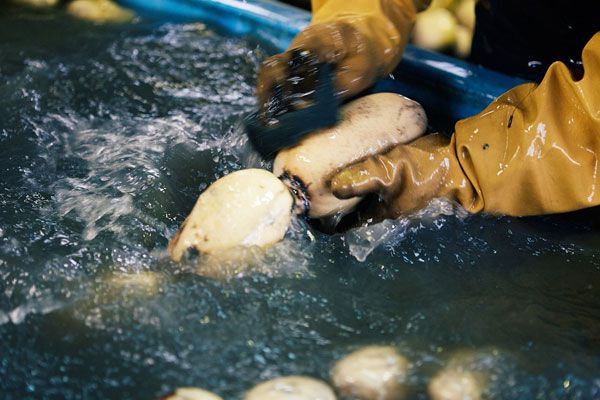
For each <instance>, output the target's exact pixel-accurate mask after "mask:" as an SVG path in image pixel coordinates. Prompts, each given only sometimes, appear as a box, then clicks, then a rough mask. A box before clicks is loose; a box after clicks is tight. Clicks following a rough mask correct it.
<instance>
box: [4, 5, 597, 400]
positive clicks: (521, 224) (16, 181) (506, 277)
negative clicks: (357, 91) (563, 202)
mask: <svg viewBox="0 0 600 400" xmlns="http://www.w3.org/2000/svg"><path fill="white" fill-rule="evenodd" d="M264 57H265V55H264V52H263V50H262V49H261V48H260V47H257V46H256V44H255V43H253V42H251V41H247V40H244V39H241V38H227V37H223V36H220V35H218V34H216V33H214V32H213V31H211V30H209V29H206V28H205V27H203V26H201V25H199V24H166V23H157V22H152V21H142V22H138V23H136V24H133V25H127V26H117V27H114V26H113V27H109V26H95V25H90V24H86V23H81V22H77V21H73V20H71V19H68V18H66V17H65V16H63V15H61V14H58V13H41V14H40V13H27V12H19V13H15V12H10V13H9V12H6V11H4V12H3V14H0V174H1V177H2V179H1V185H0V205H1V207H0V392H1V393H2V397H3V398H7V399H13V398H14V399H29V398H31V399H54V398H56V399H64V398H69V399H80V398H83V399H86V398H88V399H92V398H120V399H128V398H131V399H142V398H147V399H151V398H156V397H158V396H159V395H161V394H164V393H166V392H168V391H170V390H172V389H174V388H176V387H179V386H201V387H204V388H207V389H210V390H213V391H215V392H216V393H218V394H220V395H222V396H224V397H225V398H227V399H239V398H241V396H242V395H243V392H244V391H245V390H247V389H248V388H249V387H251V386H252V385H253V384H254V383H256V382H257V381H260V380H264V379H269V378H272V377H276V376H280V375H285V374H306V375H311V376H316V377H320V378H323V379H327V376H328V371H329V368H330V367H331V365H332V363H333V362H335V360H337V359H338V358H340V357H341V356H342V355H344V354H346V353H348V352H349V351H351V350H353V349H355V348H357V347H359V346H361V345H366V344H393V345H395V346H397V347H398V349H399V350H400V351H401V352H402V353H403V354H404V355H406V356H407V357H409V358H410V359H411V360H412V361H413V364H414V369H413V371H412V372H411V378H410V379H411V383H412V384H414V387H415V394H414V398H416V399H422V398H426V397H425V394H424V393H425V386H426V384H427V382H428V381H429V379H430V378H431V376H432V375H433V374H435V372H436V371H437V370H439V369H440V368H441V367H443V366H444V365H445V364H446V363H447V362H448V360H449V358H450V357H451V355H452V354H454V353H455V352H458V351H472V352H476V353H477V354H478V356H477V357H476V358H477V360H478V361H477V363H479V364H478V365H479V367H480V368H481V369H482V370H485V371H487V372H488V373H489V374H490V375H491V376H493V378H494V379H493V383H492V384H491V385H490V388H489V390H488V394H489V397H490V398H493V399H596V398H600V373H599V372H600V308H599V304H600V294H599V293H600V292H599V289H600V251H599V244H600V235H599V234H598V224H597V223H594V221H597V220H598V218H597V213H596V212H593V211H589V212H585V213H579V214H575V215H569V216H560V217H547V218H541V219H511V218H498V217H491V216H473V217H464V216H462V215H460V213H459V215H443V214H442V215H439V216H428V217H424V218H416V219H411V220H401V221H394V222H392V221H388V222H386V223H384V224H381V225H378V226H376V227H374V228H369V229H370V230H374V231H373V235H371V236H369V229H361V230H358V231H353V232H351V233H347V234H335V235H325V234H323V233H319V232H318V231H316V230H315V229H314V228H309V227H307V226H306V225H303V226H301V227H300V228H298V230H297V231H298V232H296V234H295V235H293V237H292V238H290V239H288V240H287V241H286V242H285V243H282V244H281V245H279V246H277V247H276V248H274V249H272V250H271V251H270V252H269V253H268V254H267V255H266V256H264V258H263V259H261V262H262V263H263V266H264V267H268V268H267V269H272V270H275V271H277V273H274V274H262V273H246V274H243V276H240V277H238V278H236V279H232V280H230V281H218V280H213V279H208V278H205V277H202V276H199V275H196V274H194V273H193V272H192V269H191V268H190V266H189V265H187V266H186V265H183V266H177V265H174V264H172V263H170V262H169V261H168V259H167V257H166V252H165V248H166V244H167V241H168V238H169V237H171V236H172V235H173V233H174V232H175V230H176V229H177V227H178V225H179V224H180V223H181V222H182V220H183V218H184V217H185V216H186V214H187V213H188V212H189V210H190V209H191V207H192V205H193V203H194V201H195V199H196V198H197V196H198V194H199V193H200V192H201V191H202V190H203V189H204V188H206V187H207V185H208V184H210V183H211V182H213V181H214V180H215V179H216V178H218V177H220V176H223V175H224V174H226V173H228V172H230V171H233V170H237V169H240V168H244V167H249V166H262V167H268V165H266V164H263V163H261V162H260V161H259V160H258V159H257V157H256V156H255V155H254V154H253V153H252V152H250V151H249V150H248V149H247V147H246V146H245V139H244V137H243V135H242V134H241V130H240V128H239V120H240V118H241V117H242V116H243V115H245V114H246V113H247V112H249V111H250V110H251V109H252V108H253V106H254V99H253V96H252V95H253V85H254V75H255V73H256V69H257V67H258V65H259V63H260V61H261V60H262V59H263V58H264ZM382 235H383V236H382ZM370 237H376V238H380V237H383V239H382V240H379V241H376V242H375V243H373V242H372V241H370V239H369V238H370ZM362 259H365V261H364V262H361V261H359V260H362ZM131 276H134V277H136V276H137V277H138V278H139V277H141V278H144V279H145V282H146V284H145V285H139V284H137V285H136V284H132V283H129V284H128V283H127V282H128V279H131V278H130V277H131ZM128 277H129V278H128ZM124 281H125V283H123V282H124Z"/></svg>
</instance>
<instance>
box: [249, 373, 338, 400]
mask: <svg viewBox="0 0 600 400" xmlns="http://www.w3.org/2000/svg"><path fill="white" fill-rule="evenodd" d="M244 400H335V394H334V393H333V390H332V389H331V388H330V387H329V386H327V384H326V383H324V382H322V381H320V380H318V379H314V378H309V377H305V376H287V377H283V378H277V379H272V380H270V381H266V382H263V383H260V384H258V385H256V386H255V387H254V388H252V389H251V390H250V391H249V392H247V393H246V395H245V396H244Z"/></svg>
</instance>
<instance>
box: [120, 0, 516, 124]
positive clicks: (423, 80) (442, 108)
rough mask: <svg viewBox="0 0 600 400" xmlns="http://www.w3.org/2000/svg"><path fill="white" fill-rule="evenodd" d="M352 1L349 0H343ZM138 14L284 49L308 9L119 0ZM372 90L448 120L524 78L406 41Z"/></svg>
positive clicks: (234, 1)
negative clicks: (397, 62)
mask: <svg viewBox="0 0 600 400" xmlns="http://www.w3.org/2000/svg"><path fill="white" fill-rule="evenodd" d="M348 1H352V0H348ZM119 2H120V3H121V4H122V5H123V6H125V7H129V8H131V9H134V10H136V11H137V12H138V13H139V14H140V15H142V16H152V17H159V18H164V19H179V20H201V21H203V22H206V23H209V24H211V25H213V26H216V27H218V28H220V29H222V30H225V31H226V32H228V33H229V34H232V35H239V36H247V35H250V36H252V37H254V38H256V39H258V40H260V41H261V42H263V43H265V44H267V45H269V46H270V47H272V48H273V50H274V51H284V50H285V49H286V48H287V46H288V45H289V43H290V42H291V40H292V39H293V38H294V36H296V34H297V33H298V32H299V31H300V30H302V29H303V28H304V27H305V26H306V25H308V23H309V22H310V13H309V12H307V11H305V10H301V9H299V8H296V7H292V6H289V5H286V4H282V3H278V2H275V1H272V0H119ZM393 75H394V76H395V78H391V77H390V78H386V79H383V80H381V81H380V82H379V83H378V84H377V85H376V86H375V88H374V91H392V92H397V93H402V94H404V95H406V96H408V97H411V98H413V99H415V100H417V101H418V102H420V103H421V104H423V106H424V107H425V108H426V109H428V110H436V112H437V113H438V114H441V115H443V116H444V117H447V118H449V119H451V120H458V119H461V118H465V117H469V116H472V115H475V114H477V113H478V112H480V111H481V110H483V108H485V106H487V105H488V104H489V103H490V101H492V100H493V99H494V98H496V97H497V96H499V95H500V94H502V93H504V92H505V91H507V90H508V89H510V88H512V87H514V86H516V85H519V84H522V83H524V82H525V81H523V80H521V79H517V78H513V77H510V76H507V75H504V74H501V73H498V72H494V71H491V70H489V69H486V68H483V67H480V66H477V65H473V64H470V63H468V62H465V61H462V60H458V59H456V58H453V57H450V56H446V55H443V54H439V53H436V52H432V51H428V50H424V49H420V48H417V47H415V46H411V45H409V46H408V47H407V49H406V51H405V53H404V56H403V59H402V62H401V63H400V65H399V66H398V68H397V70H396V71H395V72H394V74H393Z"/></svg>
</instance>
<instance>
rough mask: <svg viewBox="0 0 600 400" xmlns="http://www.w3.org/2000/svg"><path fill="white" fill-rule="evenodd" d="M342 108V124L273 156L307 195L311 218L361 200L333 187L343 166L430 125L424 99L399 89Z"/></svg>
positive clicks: (277, 169) (276, 168) (278, 169)
mask: <svg viewBox="0 0 600 400" xmlns="http://www.w3.org/2000/svg"><path fill="white" fill-rule="evenodd" d="M341 114H342V119H341V121H340V122H339V123H338V124H337V125H335V126H333V127H331V128H328V129H320V130H317V131H315V132H312V133H310V134H309V135H307V136H305V137H303V138H302V140H301V141H300V142H299V143H298V144H297V145H295V146H293V147H290V148H287V149H283V150H281V151H280V152H279V154H277V157H276V158H275V160H274V161H273V173H274V174H275V175H277V176H279V177H282V178H283V179H284V181H286V183H287V184H288V185H290V187H291V188H292V190H296V191H298V192H300V194H301V195H302V194H304V195H305V196H306V198H307V199H308V202H309V203H310V204H309V205H308V207H306V208H308V214H309V216H310V217H311V218H324V217H331V216H334V215H343V214H347V213H349V212H351V211H352V209H353V208H354V207H355V206H356V205H357V204H358V203H359V202H360V200H361V198H359V197H357V198H352V199H346V200H340V199H338V198H337V197H335V196H334V195H333V193H332V192H331V189H330V187H329V180H330V179H331V177H332V176H333V175H334V174H335V173H337V172H339V170H340V169H342V168H344V167H346V166H348V165H350V164H353V163H355V162H357V161H360V160H362V159H364V158H366V157H368V156H372V155H375V154H379V153H382V152H385V151H387V150H389V149H390V148H392V147H393V146H395V145H398V144H401V143H408V142H410V141H412V140H414V139H416V138H417V137H419V136H421V135H423V133H425V130H426V128H427V116H426V114H425V111H424V110H423V108H422V107H421V105H420V104H419V103H417V102H415V101H413V100H410V99H408V98H406V97H404V96H401V95H399V94H395V93H376V94H371V95H368V96H363V97H360V98H358V99H356V100H353V101H351V102H349V103H348V104H345V105H344V106H343V107H342V109H341ZM300 197H301V196H300Z"/></svg>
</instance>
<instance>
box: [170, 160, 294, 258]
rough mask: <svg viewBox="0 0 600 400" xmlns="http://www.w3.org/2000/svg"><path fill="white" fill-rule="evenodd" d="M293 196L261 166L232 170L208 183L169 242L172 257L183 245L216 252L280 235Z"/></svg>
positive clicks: (265, 242) (270, 241) (261, 243)
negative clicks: (260, 167) (258, 167)
mask: <svg viewBox="0 0 600 400" xmlns="http://www.w3.org/2000/svg"><path fill="white" fill-rule="evenodd" d="M292 204H293V197H292V195H291V193H290V192H289V190H288V188H287V187H286V186H285V185H284V184H283V183H282V182H281V181H280V180H279V179H277V177H276V176H275V175H273V174H272V173H270V172H269V171H265V170H263V169H245V170H241V171H236V172H233V173H231V174H229V175H227V176H224V177H223V178H221V179H219V180H218V181H216V182H214V183H213V184H212V185H210V186H209V187H208V189H206V190H205V191H204V192H203V193H202V194H201V195H200V197H199V198H198V201H197V202H196V205H195V206H194V208H193V209H192V212H191V213H190V215H189V216H188V217H187V218H186V220H185V221H184V222H183V224H182V225H181V228H180V229H179V232H178V233H177V234H176V235H175V236H174V237H173V238H172V239H171V242H170V243H169V253H170V254H171V258H172V259H173V260H175V261H179V260H181V258H182V256H183V255H184V254H185V253H186V252H187V251H188V250H189V249H195V250H197V251H198V252H200V253H207V254H218V253H220V252H224V251H227V250H230V249H233V248H235V247H252V246H259V247H266V246H269V245H271V244H274V243H277V242H279V241H281V240H282V239H283V237H284V236H285V233H286V232H287V230H288V227H289V225H290V223H291V221H292Z"/></svg>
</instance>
